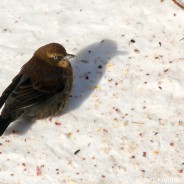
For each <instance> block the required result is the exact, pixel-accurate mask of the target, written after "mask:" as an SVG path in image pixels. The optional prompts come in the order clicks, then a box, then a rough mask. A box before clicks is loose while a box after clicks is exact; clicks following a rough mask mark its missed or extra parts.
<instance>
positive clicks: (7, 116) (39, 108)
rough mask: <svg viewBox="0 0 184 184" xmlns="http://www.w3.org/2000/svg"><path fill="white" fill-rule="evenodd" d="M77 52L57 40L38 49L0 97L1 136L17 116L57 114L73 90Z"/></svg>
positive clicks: (26, 117) (36, 116)
mask: <svg viewBox="0 0 184 184" xmlns="http://www.w3.org/2000/svg"><path fill="white" fill-rule="evenodd" d="M75 57H76V56H75V55H73V54H68V53H67V52H66V49H65V48H64V47H63V46H62V45H61V44H59V43H49V44H47V45H44V46H42V47H40V48H39V49H37V50H36V51H35V53H34V54H33V56H32V57H31V59H30V60H29V61H28V62H27V63H25V64H24V65H23V66H22V68H21V70H20V72H19V73H18V74H17V75H16V76H15V77H14V78H13V80H12V82H11V84H10V85H9V86H8V87H7V88H6V89H5V90H4V92H3V93H2V95H1V97H0V108H2V106H3V105H4V106H3V109H2V111H1V114H0V136H2V135H3V133H4V132H5V130H6V129H7V127H8V126H9V125H10V123H12V122H13V121H15V120H17V119H19V118H25V119H27V120H31V121H32V120H33V121H35V120H38V119H44V118H48V117H52V116H56V115H59V114H60V113H61V112H62V110H63V108H64V107H65V105H66V103H67V101H68V98H69V96H70V93H71V90H72V83H73V70H72V66H71V63H70V60H71V59H72V58H75Z"/></svg>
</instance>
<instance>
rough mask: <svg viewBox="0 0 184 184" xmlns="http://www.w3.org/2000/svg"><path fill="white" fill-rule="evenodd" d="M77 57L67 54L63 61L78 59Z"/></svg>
mask: <svg viewBox="0 0 184 184" xmlns="http://www.w3.org/2000/svg"><path fill="white" fill-rule="evenodd" d="M76 57H77V56H75V55H73V54H67V55H66V56H65V57H64V58H63V59H68V60H70V59H73V58H76Z"/></svg>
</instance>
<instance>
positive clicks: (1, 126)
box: [0, 116, 12, 136]
mask: <svg viewBox="0 0 184 184" xmlns="http://www.w3.org/2000/svg"><path fill="white" fill-rule="evenodd" d="M11 122H12V118H2V116H0V136H2V135H3V133H4V131H5V130H6V129H7V127H8V126H9V124H10V123H11Z"/></svg>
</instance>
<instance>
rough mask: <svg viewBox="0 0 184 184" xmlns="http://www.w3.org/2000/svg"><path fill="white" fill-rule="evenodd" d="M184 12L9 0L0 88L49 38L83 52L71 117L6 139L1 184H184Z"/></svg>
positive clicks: (1, 18)
mask: <svg viewBox="0 0 184 184" xmlns="http://www.w3.org/2000/svg"><path fill="white" fill-rule="evenodd" d="M183 17H184V11H183V10H182V9H181V8H179V7H178V6H177V5H176V4H174V3H173V2H172V1H169V0H153V1H151V0H150V1H149V0H148V1H143V0H124V1H123V0H116V1H115V0H86V1H84V0H77V1H74V0H68V1H61V0H55V1H52V0H45V1H41V0H30V1H24V0H18V1H13V0H9V1H5V0H1V3H0V33H1V37H0V64H1V68H0V81H1V83H0V92H3V90H4V89H5V87H7V85H8V84H9V83H10V81H11V79H12V78H13V77H14V76H15V75H16V74H17V73H18V72H19V70H20V67H21V66H22V65H23V64H24V63H25V62H26V61H28V60H29V58H30V57H31V56H32V54H33V53H34V51H35V50H36V49H37V48H38V47H40V46H42V45H44V44H47V43H50V42H58V43H61V44H63V45H64V46H65V48H66V49H67V51H68V53H72V54H76V55H77V56H78V58H77V59H76V60H75V61H73V62H72V65H73V69H74V73H75V80H74V86H73V92H72V98H71V99H70V101H69V104H68V106H67V107H66V109H65V111H64V113H63V115H62V116H61V117H55V118H52V119H47V120H42V121H37V122H36V123H34V124H30V123H29V122H21V123H14V124H12V126H11V127H9V128H8V129H7V131H6V133H5V134H4V135H3V136H2V137H1V138H0V163H1V164H0V184H25V183H26V184H37V183H39V184H64V183H66V184H68V183H69V184H79V183H82V184H83V183H84V184H88V183H89V184H120V183H121V184H135V183H141V184H142V183H146V184H147V183H149V184H157V183H184V141H183V140H184V139H183V136H184V113H183V112H184V40H182V38H184V21H183V20H184V18H183ZM74 153H75V154H74Z"/></svg>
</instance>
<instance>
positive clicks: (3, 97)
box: [0, 74, 22, 108]
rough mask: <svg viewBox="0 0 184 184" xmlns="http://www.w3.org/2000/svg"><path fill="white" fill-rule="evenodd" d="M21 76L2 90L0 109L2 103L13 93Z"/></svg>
mask: <svg viewBox="0 0 184 184" xmlns="http://www.w3.org/2000/svg"><path fill="white" fill-rule="evenodd" d="M21 77H22V75H20V74H18V75H17V76H16V77H15V78H14V79H13V80H12V83H11V84H10V85H9V86H8V87H7V88H6V89H5V90H4V92H3V94H2V95H1V97H0V108H1V107H2V106H3V104H4V102H5V101H6V99H7V98H8V96H9V95H10V94H11V93H12V92H13V90H14V89H15V87H16V86H17V84H18V83H19V81H20V79H21Z"/></svg>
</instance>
